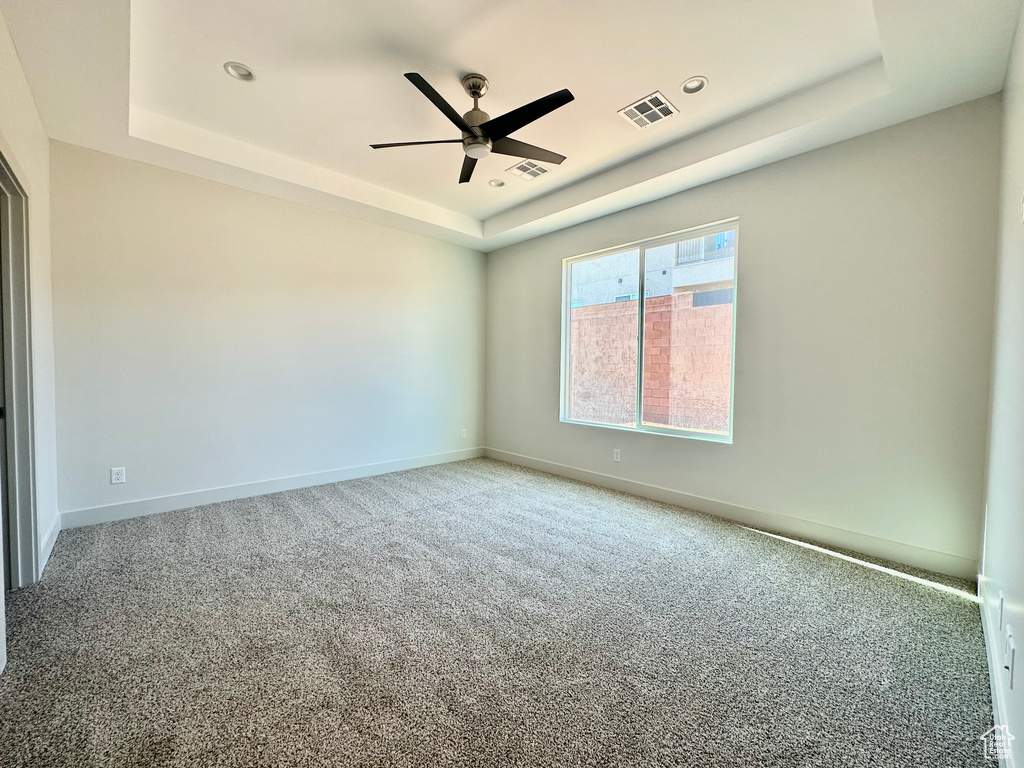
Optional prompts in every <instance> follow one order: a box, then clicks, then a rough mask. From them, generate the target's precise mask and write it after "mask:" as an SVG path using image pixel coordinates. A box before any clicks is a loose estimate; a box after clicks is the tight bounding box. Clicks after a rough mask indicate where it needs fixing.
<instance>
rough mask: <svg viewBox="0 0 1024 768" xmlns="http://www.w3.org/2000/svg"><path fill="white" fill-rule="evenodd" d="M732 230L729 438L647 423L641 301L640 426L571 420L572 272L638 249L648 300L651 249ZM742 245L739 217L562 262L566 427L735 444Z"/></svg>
mask: <svg viewBox="0 0 1024 768" xmlns="http://www.w3.org/2000/svg"><path fill="white" fill-rule="evenodd" d="M730 230H735V231H736V253H735V255H734V256H733V277H732V279H733V296H732V302H733V304H732V346H731V350H732V351H731V355H730V359H731V360H732V365H731V366H730V371H729V433H728V434H726V435H719V434H714V433H709V432H700V431H698V430H687V429H672V428H668V427H652V426H648V425H645V424H644V423H643V400H644V387H643V359H644V303H645V302H644V301H643V300H642V299H641V300H640V302H639V306H638V311H637V365H636V377H637V397H636V422H635V424H633V425H631V426H622V425H618V424H599V423H596V422H591V421H579V420H577V419H570V418H569V416H568V413H569V315H570V311H569V310H570V307H571V304H572V299H571V291H572V284H571V281H570V279H569V268H570V267H571V266H572V265H573V264H576V263H578V262H581V261H589V260H590V259H597V258H600V257H602V256H609V255H611V254H613V253H621V252H623V251H632V250H636V249H638V250H639V251H640V256H639V264H638V267H639V270H640V274H639V280H640V285H639V291H638V296H645V285H644V283H645V282H646V277H647V272H646V269H645V267H646V264H645V260H646V252H647V250H648V249H650V248H657V247H659V246H662V245H668V244H669V243H674V242H678V241H680V240H692V239H693V238H696V237H707V236H709V235H717V234H718V233H720V232H728V231H730ZM739 242H740V220H739V217H733V218H731V219H722V220H721V221H716V222H712V223H711V224H702V225H700V226H697V227H690V228H688V229H681V230H679V231H677V232H669V233H668V234H664V235H658V236H657V237H652V238H648V239H646V240H638V241H636V242H633V243H624V244H622V245H616V246H613V247H611V248H603V249H601V250H600V251H591V252H590V253H582V254H579V255H578V256H568V257H566V258H564V259H562V306H561V311H562V340H561V363H560V366H559V372H558V375H559V402H558V420H559V421H561V422H563V423H565V424H578V425H581V426H586V427H600V428H602V429H617V430H621V431H625V432H646V433H648V434H652V435H665V436H667V437H681V438H684V439H688V440H704V441H706V442H712V443H727V444H731V443H732V442H733V432H734V426H733V416H734V413H733V411H734V408H735V401H736V326H737V325H738V323H737V311H738V309H739V306H738V299H739V251H740V248H739Z"/></svg>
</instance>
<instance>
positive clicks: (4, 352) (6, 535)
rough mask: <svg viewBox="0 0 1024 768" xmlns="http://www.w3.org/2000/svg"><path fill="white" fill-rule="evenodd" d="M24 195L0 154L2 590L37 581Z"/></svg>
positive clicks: (37, 557) (20, 586) (26, 207)
mask: <svg viewBox="0 0 1024 768" xmlns="http://www.w3.org/2000/svg"><path fill="white" fill-rule="evenodd" d="M28 203H29V200H28V195H27V194H26V192H25V188H24V187H23V186H22V185H21V184H20V183H19V182H18V179H17V177H16V176H15V174H14V171H13V170H12V168H11V166H10V165H9V164H8V162H7V160H6V158H4V157H3V155H0V509H2V521H3V527H2V529H0V546H2V549H3V568H4V590H5V591H6V590H9V589H20V588H22V587H27V586H29V585H31V584H34V583H35V582H36V581H38V580H39V576H40V575H41V574H40V573H39V531H38V523H37V519H36V504H35V483H34V477H35V469H34V451H33V444H32V434H33V431H32V430H33V425H32V374H31V371H32V347H31V335H30V323H29V262H28V246H29V243H28Z"/></svg>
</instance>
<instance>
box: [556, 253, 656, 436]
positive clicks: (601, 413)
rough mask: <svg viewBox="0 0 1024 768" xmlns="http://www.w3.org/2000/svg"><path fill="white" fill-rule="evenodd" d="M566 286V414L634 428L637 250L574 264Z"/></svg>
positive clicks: (637, 298)
mask: <svg viewBox="0 0 1024 768" xmlns="http://www.w3.org/2000/svg"><path fill="white" fill-rule="evenodd" d="M569 286H570V296H569V306H570V310H569V339H568V344H569V359H568V369H569V371H568V372H569V386H568V390H567V395H568V408H567V414H566V415H567V417H568V418H569V419H571V420H573V421H588V422H592V423H597V424H614V425H618V426H636V401H637V385H636V378H637V326H638V324H639V322H640V320H639V291H640V251H639V249H634V250H632V251H625V252H623V253H614V254H611V255H608V256H601V257H599V258H595V259H587V260H585V261H578V262H574V263H572V264H571V265H570V266H569Z"/></svg>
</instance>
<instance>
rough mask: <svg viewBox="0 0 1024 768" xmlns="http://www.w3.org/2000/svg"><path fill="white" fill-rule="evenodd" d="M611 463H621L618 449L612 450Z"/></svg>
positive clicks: (620, 454) (620, 453)
mask: <svg viewBox="0 0 1024 768" xmlns="http://www.w3.org/2000/svg"><path fill="white" fill-rule="evenodd" d="M612 461H622V451H620V450H619V449H618V448H613V449H612Z"/></svg>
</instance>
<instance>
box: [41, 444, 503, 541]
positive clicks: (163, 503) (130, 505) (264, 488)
mask: <svg viewBox="0 0 1024 768" xmlns="http://www.w3.org/2000/svg"><path fill="white" fill-rule="evenodd" d="M483 454H484V449H483V448H467V449H465V450H461V451H451V452H449V453H435V454H431V455H429V456H414V457H412V458H408V459H398V460H396V461H385V462H381V463H379V464H362V465H360V466H355V467H344V468H342V469H332V470H329V471H327V472H316V473H313V474H310V475H297V476H295V477H282V478H276V479H274V480H260V481H257V482H254V483H242V484H240V485H228V486H224V487H221V488H208V489H206V490H201V491H189V492H186V493H176V494H172V495H170V496H158V497H155V498H150V499H138V500H136V501H125V502H122V503H120V504H106V505H103V506H98V507H87V508H84V509H72V510H68V511H66V512H62V513H61V515H60V518H61V527H62V528H80V527H81V526H83V525H95V524H96V523H108V522H111V521H113V520H126V519H128V518H130V517H141V516H143V515H153V514H156V513H158V512H171V511H173V510H176V509H187V508H188V507H198V506H201V505H203V504H213V503H216V502H218V501H232V500H234V499H245V498H249V497H251V496H262V495H264V494H267V493H277V492H279V491H290V490H293V489H295V488H309V487H311V486H314V485H326V484H328V483H340V482H342V481H343V480H354V479H356V478H358V477H369V476H371V475H383V474H387V473H388V472H398V471H400V470H403V469H415V468H417V467H427V466H430V465H432V464H445V463H447V462H450V461H462V460H464V459H475V458H478V457H480V456H483Z"/></svg>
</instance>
